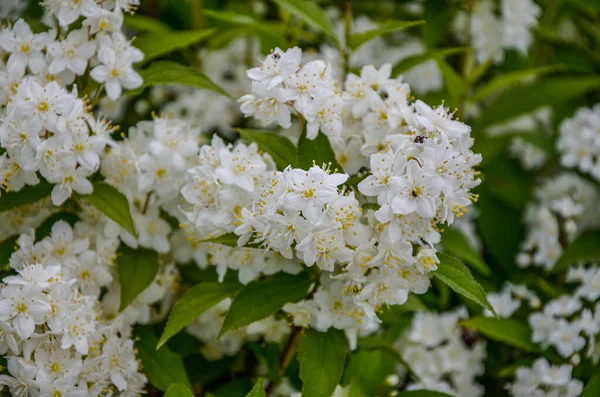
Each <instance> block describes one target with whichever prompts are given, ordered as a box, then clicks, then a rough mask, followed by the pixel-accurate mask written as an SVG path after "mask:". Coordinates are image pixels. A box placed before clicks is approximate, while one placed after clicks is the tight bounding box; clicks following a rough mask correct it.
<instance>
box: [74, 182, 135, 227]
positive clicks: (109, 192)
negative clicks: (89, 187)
mask: <svg viewBox="0 0 600 397" xmlns="http://www.w3.org/2000/svg"><path fill="white" fill-rule="evenodd" d="M93 185H94V192H93V193H92V194H88V195H85V196H81V195H79V196H78V197H79V198H81V199H83V200H85V201H87V202H88V203H90V204H91V205H93V206H94V207H96V208H97V209H98V210H99V211H100V212H102V213H103V214H104V215H106V216H107V217H109V218H110V219H112V220H113V221H115V222H117V223H118V224H119V226H121V227H122V228H123V229H125V230H126V231H127V233H129V234H131V235H132V236H133V237H136V236H137V234H136V232H135V226H134V224H133V219H132V218H131V213H130V212H129V202H128V201H127V197H125V196H124V195H123V193H121V192H119V191H118V190H117V189H115V188H114V187H112V186H110V185H108V184H106V183H104V182H94V183H93Z"/></svg>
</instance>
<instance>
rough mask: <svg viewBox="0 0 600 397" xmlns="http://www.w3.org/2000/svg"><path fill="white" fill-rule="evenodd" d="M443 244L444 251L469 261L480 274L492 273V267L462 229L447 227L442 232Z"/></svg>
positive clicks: (487, 275) (487, 274)
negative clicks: (486, 262)
mask: <svg viewBox="0 0 600 397" xmlns="http://www.w3.org/2000/svg"><path fill="white" fill-rule="evenodd" d="M442 244H443V245H444V251H446V252H448V253H449V254H451V255H454V256H456V257H458V258H459V259H462V260H463V261H465V262H467V263H468V264H469V265H471V267H472V268H473V269H474V270H476V271H478V272H479V273H480V274H482V275H484V276H486V277H489V276H491V275H492V271H491V270H490V268H489V267H488V266H487V265H486V264H485V262H484V261H483V259H482V258H481V256H480V255H479V254H478V253H477V251H475V248H473V247H472V246H471V244H470V243H469V241H468V240H467V238H466V237H465V235H464V234H463V233H462V232H461V231H459V230H456V229H452V228H448V229H446V230H445V231H444V233H443V234H442Z"/></svg>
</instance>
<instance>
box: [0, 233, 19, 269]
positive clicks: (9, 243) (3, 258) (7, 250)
mask: <svg viewBox="0 0 600 397" xmlns="http://www.w3.org/2000/svg"><path fill="white" fill-rule="evenodd" d="M18 239H19V236H18V235H14V236H10V237H8V238H7V239H5V240H3V241H2V242H1V243H0V267H2V266H6V265H8V264H9V261H10V257H11V255H12V254H13V252H15V248H16V244H17V240H18Z"/></svg>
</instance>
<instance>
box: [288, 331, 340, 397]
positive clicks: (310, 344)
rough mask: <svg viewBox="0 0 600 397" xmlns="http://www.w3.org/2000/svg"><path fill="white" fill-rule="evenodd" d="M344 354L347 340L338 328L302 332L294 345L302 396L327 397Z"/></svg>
mask: <svg viewBox="0 0 600 397" xmlns="http://www.w3.org/2000/svg"><path fill="white" fill-rule="evenodd" d="M347 353H348V342H347V341H346V336H345V335H344V333H343V332H342V331H339V330H337V329H333V328H330V329H329V330H328V331H327V332H319V331H316V330H314V329H311V328H309V329H307V330H306V331H304V335H303V337H302V341H301V342H300V346H299V348H298V362H299V363H300V379H302V382H303V384H302V395H303V396H306V397H330V396H331V395H332V394H333V391H334V390H335V388H336V386H337V385H338V384H339V383H340V379H341V378H342V372H343V371H344V364H345V362H346V354H347Z"/></svg>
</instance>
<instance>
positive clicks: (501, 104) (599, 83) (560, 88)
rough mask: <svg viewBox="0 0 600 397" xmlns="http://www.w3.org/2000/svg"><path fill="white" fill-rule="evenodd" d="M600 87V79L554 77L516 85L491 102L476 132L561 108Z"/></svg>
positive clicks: (477, 124)
mask: <svg viewBox="0 0 600 397" xmlns="http://www.w3.org/2000/svg"><path fill="white" fill-rule="evenodd" d="M598 88H600V77H595V76H586V77H553V78H548V79H543V80H538V81H535V82H533V83H531V84H526V85H519V86H516V87H514V88H512V89H510V90H508V91H506V92H504V93H503V94H502V95H500V96H499V97H498V98H497V99H496V100H494V101H493V102H491V103H490V104H489V106H488V107H487V108H486V109H485V110H484V111H483V112H482V113H481V117H480V119H479V120H478V121H477V123H476V125H474V126H473V129H474V130H482V129H484V128H485V127H488V126H490V125H493V124H496V123H499V122H502V121H506V120H510V119H512V118H514V117H517V116H520V115H522V114H525V113H529V112H532V111H534V110H536V109H538V108H540V107H542V106H546V105H557V104H560V103H564V102H567V101H569V100H571V99H573V98H577V97H578V96H580V95H583V94H585V93H586V92H588V91H592V90H597V89H598Z"/></svg>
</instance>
